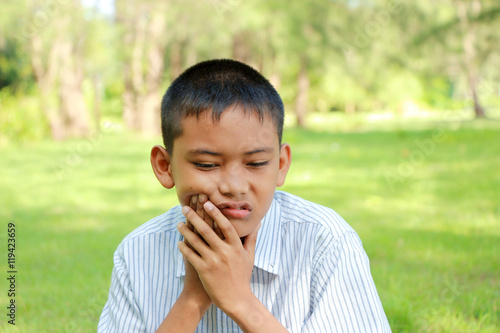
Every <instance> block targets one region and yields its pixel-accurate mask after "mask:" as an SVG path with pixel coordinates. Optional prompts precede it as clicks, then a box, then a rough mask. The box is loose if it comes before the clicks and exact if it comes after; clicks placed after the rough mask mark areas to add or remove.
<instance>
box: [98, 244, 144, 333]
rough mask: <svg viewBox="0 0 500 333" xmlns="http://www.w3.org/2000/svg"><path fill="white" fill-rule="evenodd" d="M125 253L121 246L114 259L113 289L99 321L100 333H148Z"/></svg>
mask: <svg viewBox="0 0 500 333" xmlns="http://www.w3.org/2000/svg"><path fill="white" fill-rule="evenodd" d="M123 252H124V251H123V244H120V245H119V246H118V249H117V250H116V252H115V255H114V258H113V261H114V266H113V272H112V274H111V287H110V289H109V295H108V301H107V302H106V305H105V306H104V309H103V311H102V314H101V318H100V319H99V326H98V328H97V332H98V333H114V332H116V333H123V332H146V328H145V325H144V322H143V320H142V315H141V311H140V309H139V307H138V305H137V303H136V301H135V298H134V293H133V292H132V288H131V283H130V274H129V269H128V267H127V263H126V261H125V259H124V254H123Z"/></svg>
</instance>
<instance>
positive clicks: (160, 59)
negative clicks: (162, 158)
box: [117, 1, 166, 134]
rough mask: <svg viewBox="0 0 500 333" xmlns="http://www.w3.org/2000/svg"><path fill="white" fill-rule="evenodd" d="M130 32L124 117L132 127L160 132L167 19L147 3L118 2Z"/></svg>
mask: <svg viewBox="0 0 500 333" xmlns="http://www.w3.org/2000/svg"><path fill="white" fill-rule="evenodd" d="M117 4H118V6H117V10H119V18H120V21H121V23H122V24H123V25H124V28H125V30H126V32H125V34H124V36H123V40H124V42H125V44H126V45H130V46H131V48H132V51H131V54H130V56H129V58H128V59H127V60H126V61H125V69H124V76H125V90H124V93H123V101H124V110H123V118H124V121H125V124H126V125H127V127H128V128H130V129H133V130H136V131H140V132H142V133H145V134H159V133H160V103H161V92H160V87H161V84H162V82H163V79H164V75H163V72H164V69H165V66H164V55H165V44H166V43H165V36H164V33H165V20H164V17H163V14H164V12H163V11H162V10H161V9H160V7H158V6H152V5H151V4H149V3H147V2H143V3H135V2H125V1H120V2H117Z"/></svg>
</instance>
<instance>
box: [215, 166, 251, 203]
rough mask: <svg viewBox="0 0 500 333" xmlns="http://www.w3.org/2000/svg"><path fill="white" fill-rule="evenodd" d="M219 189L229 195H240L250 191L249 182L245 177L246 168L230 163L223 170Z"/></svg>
mask: <svg viewBox="0 0 500 333" xmlns="http://www.w3.org/2000/svg"><path fill="white" fill-rule="evenodd" d="M221 171H222V172H221V177H220V179H219V191H220V193H221V194H223V195H225V196H228V197H238V196H240V195H242V194H246V193H247V192H248V191H249V184H248V181H247V179H246V177H245V170H244V168H242V167H239V166H236V165H228V166H227V167H226V168H224V169H223V170H221Z"/></svg>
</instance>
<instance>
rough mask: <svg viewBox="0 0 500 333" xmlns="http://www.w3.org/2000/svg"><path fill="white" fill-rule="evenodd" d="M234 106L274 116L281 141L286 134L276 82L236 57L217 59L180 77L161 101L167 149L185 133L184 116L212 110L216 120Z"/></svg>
mask: <svg viewBox="0 0 500 333" xmlns="http://www.w3.org/2000/svg"><path fill="white" fill-rule="evenodd" d="M231 106H241V107H243V109H244V111H245V112H247V110H250V112H257V113H258V115H259V119H260V120H261V121H263V120H264V117H265V115H268V116H270V117H271V119H272V120H273V122H274V125H275V126H276V131H277V133H278V138H279V142H280V144H281V138H282V134H283V121H284V117H285V110H284V106H283V101H282V100H281V97H280V95H279V94H278V92H277V91H276V89H274V87H273V86H272V84H271V83H270V82H269V81H268V80H267V79H266V78H265V77H264V76H262V75H261V74H260V73H259V72H258V71H256V70H255V69H253V68H252V67H250V66H248V65H246V64H244V63H241V62H239V61H236V60H230V59H215V60H207V61H203V62H200V63H198V64H196V65H194V66H192V67H190V68H188V69H187V70H185V71H184V72H183V73H182V74H181V75H179V77H177V78H176V79H175V80H174V81H173V82H172V84H171V85H170V87H169V88H168V89H167V91H166V92H165V95H164V96H163V99H162V102H161V130H162V136H163V143H164V145H165V148H166V149H167V152H168V153H169V154H172V150H173V145H174V140H175V139H176V138H178V137H179V136H181V135H182V126H181V122H182V120H183V119H185V118H187V117H190V116H196V117H198V116H199V115H200V113H202V112H204V111H207V110H210V111H211V113H212V119H213V121H219V120H220V117H221V115H222V113H223V112H224V111H225V110H226V109H228V108H229V107H231Z"/></svg>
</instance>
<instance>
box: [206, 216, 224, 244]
mask: <svg viewBox="0 0 500 333" xmlns="http://www.w3.org/2000/svg"><path fill="white" fill-rule="evenodd" d="M207 216H210V215H208V214H207ZM214 231H215V233H216V234H217V236H219V238H220V239H224V235H223V234H222V230H220V228H219V226H218V225H217V222H214Z"/></svg>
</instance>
